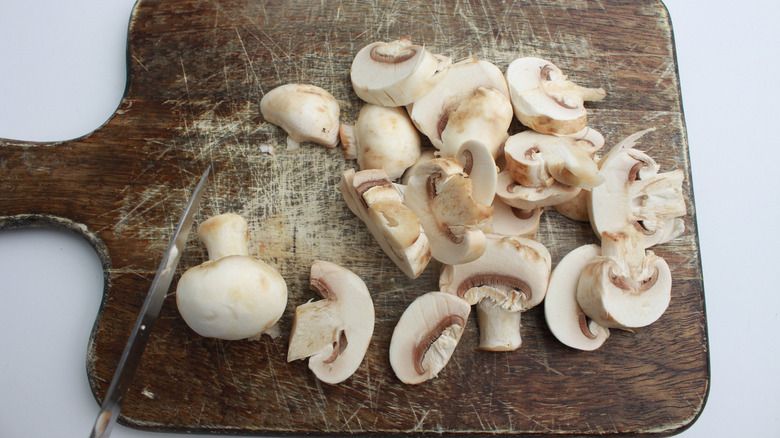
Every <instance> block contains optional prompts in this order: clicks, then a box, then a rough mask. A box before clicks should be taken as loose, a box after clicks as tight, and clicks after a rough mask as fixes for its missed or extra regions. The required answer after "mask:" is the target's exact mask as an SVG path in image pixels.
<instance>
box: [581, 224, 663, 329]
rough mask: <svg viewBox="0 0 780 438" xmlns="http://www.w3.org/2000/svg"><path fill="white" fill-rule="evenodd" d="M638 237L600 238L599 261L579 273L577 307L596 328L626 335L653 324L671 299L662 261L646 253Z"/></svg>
mask: <svg viewBox="0 0 780 438" xmlns="http://www.w3.org/2000/svg"><path fill="white" fill-rule="evenodd" d="M643 237H644V236H643V235H642V233H641V232H639V231H637V230H636V229H635V228H633V227H632V226H628V227H627V228H626V229H625V230H624V231H623V232H620V233H610V232H605V233H604V234H602V236H601V256H599V257H596V258H594V259H593V260H592V261H591V262H590V263H588V264H587V265H586V266H585V268H583V270H582V273H581V274H580V279H579V283H578V285H577V302H578V303H579V305H580V306H581V307H582V311H583V312H585V314H586V315H587V316H588V317H589V318H591V319H592V320H593V321H595V322H596V323H597V324H599V325H601V326H604V327H610V328H620V329H627V330H631V329H634V328H637V327H644V326H646V325H649V324H651V323H653V322H654V321H656V320H657V319H658V318H660V317H661V315H662V314H663V313H664V312H665V311H666V308H667V307H668V306H669V301H670V300H671V291H672V273H671V271H670V269H669V265H667V264H666V261H664V259H663V258H661V257H658V256H656V255H654V254H653V252H652V251H646V250H645V248H644V245H643V243H644V239H643Z"/></svg>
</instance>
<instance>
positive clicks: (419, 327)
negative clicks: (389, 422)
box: [390, 292, 471, 385]
mask: <svg viewBox="0 0 780 438" xmlns="http://www.w3.org/2000/svg"><path fill="white" fill-rule="evenodd" d="M469 313H471V306H470V305H469V303H467V302H466V301H464V300H463V299H461V298H459V297H457V296H456V295H451V294H447V293H444V292H428V293H426V294H424V295H421V296H419V297H417V298H416V299H415V300H414V301H413V302H412V303H411V304H410V305H409V307H407V308H406V310H405V311H404V313H403V314H402V315H401V318H400V319H399V320H398V324H397V325H396V326H395V329H394V330H393V336H392V338H391V339H390V365H391V367H392V368H393V371H394V372H395V375H396V376H397V377H398V378H399V379H400V380H401V381H402V382H403V383H406V384H409V385H416V384H419V383H422V382H425V381H427V380H429V379H432V378H434V377H436V376H437V375H438V374H439V372H440V371H441V370H442V369H443V368H444V366H445V365H447V362H449V360H450V358H451V357H452V353H453V351H455V347H457V345H458V342H460V337H461V335H462V334H463V330H464V329H465V328H466V323H467V322H468V317H469Z"/></svg>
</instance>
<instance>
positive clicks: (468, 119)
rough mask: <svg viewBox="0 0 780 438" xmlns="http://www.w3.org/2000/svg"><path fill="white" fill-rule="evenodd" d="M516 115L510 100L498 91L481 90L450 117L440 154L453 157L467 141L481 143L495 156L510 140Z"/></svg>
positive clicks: (443, 132)
mask: <svg viewBox="0 0 780 438" xmlns="http://www.w3.org/2000/svg"><path fill="white" fill-rule="evenodd" d="M513 116H514V113H513V112H512V103H511V102H510V101H509V97H507V96H506V95H505V94H504V93H502V92H501V91H499V90H497V89H496V88H492V87H479V88H477V89H476V90H474V93H473V94H472V95H471V96H468V97H466V98H465V99H463V100H462V101H461V102H460V103H459V104H457V107H456V108H455V109H454V110H453V111H452V112H451V113H450V114H449V117H448V118H447V122H446V125H445V126H444V129H443V130H442V131H441V133H440V136H441V143H442V144H441V148H440V150H439V153H440V154H441V156H444V157H451V156H453V155H455V153H456V152H457V151H458V148H459V147H460V146H461V145H462V144H463V143H464V142H466V141H469V140H479V141H480V142H481V143H483V144H484V145H485V146H486V147H487V148H488V150H489V151H490V153H491V154H492V155H493V156H494V157H496V156H498V154H499V150H500V149H501V145H502V144H504V141H505V140H506V138H507V135H508V134H507V131H508V130H509V125H510V124H511V123H512V118H513Z"/></svg>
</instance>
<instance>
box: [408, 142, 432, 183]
mask: <svg viewBox="0 0 780 438" xmlns="http://www.w3.org/2000/svg"><path fill="white" fill-rule="evenodd" d="M434 158H436V149H434V148H423V149H422V151H421V152H420V158H418V159H417V161H415V162H414V164H412V166H411V167H409V168H408V169H406V172H404V176H403V177H401V184H402V185H404V186H406V185H407V184H409V175H411V174H412V170H413V169H414V168H415V166H417V165H419V164H420V163H425V162H427V161H431V160H433V159H434Z"/></svg>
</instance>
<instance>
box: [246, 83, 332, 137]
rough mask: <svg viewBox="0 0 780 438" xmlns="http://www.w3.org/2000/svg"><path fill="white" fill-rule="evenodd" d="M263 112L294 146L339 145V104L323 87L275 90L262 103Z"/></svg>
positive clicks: (297, 85) (261, 109)
mask: <svg viewBox="0 0 780 438" xmlns="http://www.w3.org/2000/svg"><path fill="white" fill-rule="evenodd" d="M260 112H261V114H262V115H263V118H264V119H265V120H266V121H267V122H269V123H273V124H274V125H277V126H279V127H281V128H282V129H283V130H284V131H285V132H286V133H287V135H288V136H289V139H291V140H292V141H293V142H294V143H303V142H312V143H317V144H320V145H323V146H327V147H331V148H332V147H335V146H336V144H338V141H339V113H340V109H339V104H338V102H337V101H336V98H335V97H333V95H332V94H330V93H329V92H328V91H326V90H324V89H322V88H320V87H317V86H315V85H309V84H285V85H281V86H279V87H276V88H274V89H273V90H271V91H269V92H268V93H266V94H265V95H264V96H263V98H262V99H261V100H260ZM294 143H293V144H294Z"/></svg>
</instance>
